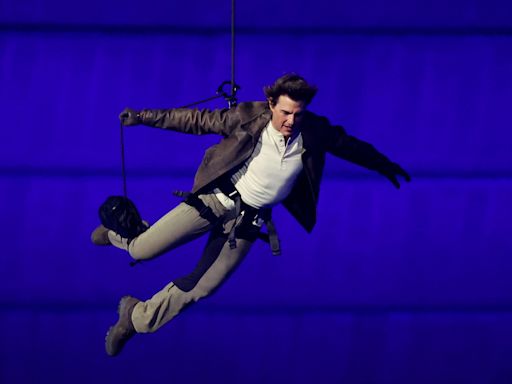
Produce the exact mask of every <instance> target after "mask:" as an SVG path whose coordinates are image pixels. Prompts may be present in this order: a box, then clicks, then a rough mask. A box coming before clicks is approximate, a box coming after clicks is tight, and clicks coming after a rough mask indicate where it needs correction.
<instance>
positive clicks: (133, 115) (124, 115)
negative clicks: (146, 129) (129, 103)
mask: <svg viewBox="0 0 512 384" xmlns="http://www.w3.org/2000/svg"><path fill="white" fill-rule="evenodd" d="M119 120H121V124H123V125H126V126H128V125H138V124H140V123H141V118H140V114H139V112H137V111H135V110H133V109H131V108H125V109H124V111H123V112H121V113H120V114H119Z"/></svg>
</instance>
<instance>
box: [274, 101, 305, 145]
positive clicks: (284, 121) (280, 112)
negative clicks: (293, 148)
mask: <svg viewBox="0 0 512 384" xmlns="http://www.w3.org/2000/svg"><path fill="white" fill-rule="evenodd" d="M269 105H270V110H271V111H272V126H273V127H274V128H275V129H277V130H278V131H279V132H281V134H282V135H283V136H284V137H285V138H289V137H290V136H292V134H293V133H294V132H295V131H298V130H299V129H300V123H301V120H302V117H303V116H304V112H305V111H306V105H305V104H304V102H303V101H294V100H292V99H290V98H289V97H288V96H287V95H281V96H279V98H278V99H277V103H276V105H275V106H272V103H270V101H269Z"/></svg>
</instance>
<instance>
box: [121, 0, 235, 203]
mask: <svg viewBox="0 0 512 384" xmlns="http://www.w3.org/2000/svg"><path fill="white" fill-rule="evenodd" d="M236 91H237V86H236V83H235V0H231V97H230V98H229V102H228V104H229V108H231V107H233V106H235V105H236V97H235V94H236ZM220 97H224V95H222V94H221V95H217V96H213V97H210V98H207V99H204V100H200V101H198V102H195V103H191V104H188V105H185V106H182V107H180V108H188V107H191V106H194V105H197V104H202V103H205V102H207V101H210V100H214V99H217V98H220ZM121 169H122V174H123V193H124V197H128V192H127V186H126V165H125V150H124V127H123V123H122V122H121Z"/></svg>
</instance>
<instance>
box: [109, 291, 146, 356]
mask: <svg viewBox="0 0 512 384" xmlns="http://www.w3.org/2000/svg"><path fill="white" fill-rule="evenodd" d="M139 302H140V300H139V299H136V298H135V297H131V296H124V297H123V298H122V299H121V301H120V302H119V307H118V309H117V313H119V320H117V323H116V324H115V325H114V326H112V327H110V328H109V330H108V332H107V336H106V337H105V350H106V351H107V354H108V355H109V356H116V355H118V354H119V352H121V350H122V349H123V347H124V345H125V344H126V342H127V341H128V340H130V339H131V338H132V336H133V335H135V333H137V332H136V331H135V327H134V326H133V323H132V312H133V308H134V307H135V305H136V304H137V303H139Z"/></svg>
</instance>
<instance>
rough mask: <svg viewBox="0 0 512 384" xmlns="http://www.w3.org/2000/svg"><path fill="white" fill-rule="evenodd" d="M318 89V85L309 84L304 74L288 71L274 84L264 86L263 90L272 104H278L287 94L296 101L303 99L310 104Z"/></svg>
mask: <svg viewBox="0 0 512 384" xmlns="http://www.w3.org/2000/svg"><path fill="white" fill-rule="evenodd" d="M316 91H317V87H316V86H314V85H310V84H308V82H307V81H306V80H305V79H304V78H303V77H302V76H299V75H297V74H296V73H287V74H286V75H284V76H281V77H280V78H279V79H277V80H276V81H275V83H274V84H272V85H268V86H266V87H264V88H263V92H265V96H267V99H268V100H269V101H270V104H272V106H274V105H276V104H277V100H278V99H279V96H281V95H287V96H288V97H289V98H290V99H292V100H294V101H303V102H304V104H306V105H308V104H309V103H311V100H313V97H314V96H315V94H316Z"/></svg>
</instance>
